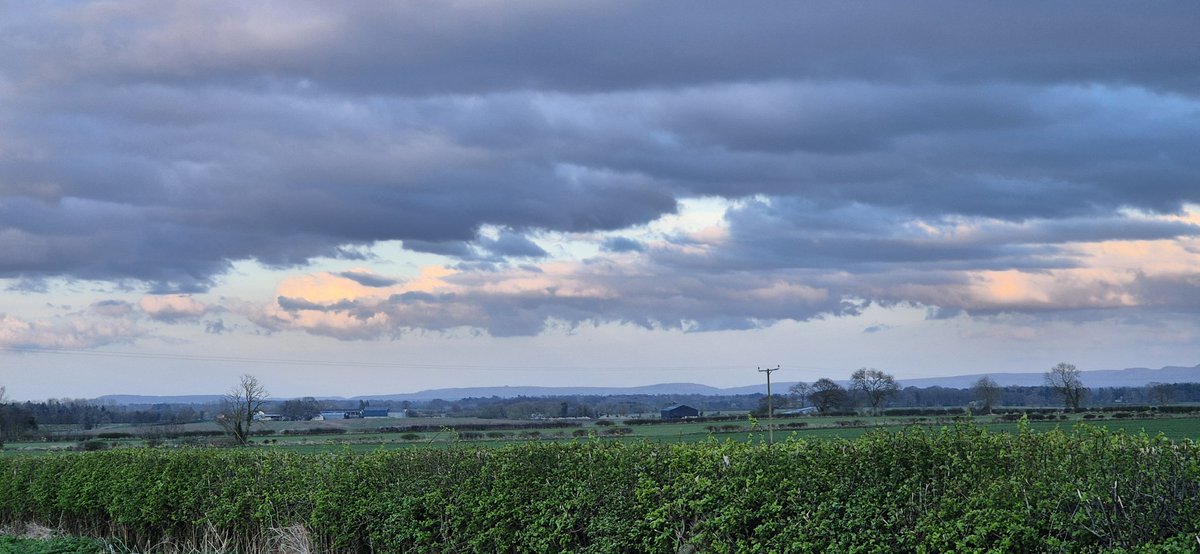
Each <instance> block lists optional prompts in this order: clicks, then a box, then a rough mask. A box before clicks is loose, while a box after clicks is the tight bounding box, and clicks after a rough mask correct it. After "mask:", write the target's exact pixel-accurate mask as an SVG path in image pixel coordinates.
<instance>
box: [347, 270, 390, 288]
mask: <svg viewBox="0 0 1200 554" xmlns="http://www.w3.org/2000/svg"><path fill="white" fill-rule="evenodd" d="M337 275H338V276H339V277H344V278H346V279H349V280H351V281H354V282H355V283H358V284H360V285H362V286H364V287H375V288H380V287H390V286H392V285H395V284H396V283H399V281H397V280H395V279H389V278H387V277H381V276H379V275H375V274H372V273H364V272H361V271H343V272H341V273H338V274H337Z"/></svg>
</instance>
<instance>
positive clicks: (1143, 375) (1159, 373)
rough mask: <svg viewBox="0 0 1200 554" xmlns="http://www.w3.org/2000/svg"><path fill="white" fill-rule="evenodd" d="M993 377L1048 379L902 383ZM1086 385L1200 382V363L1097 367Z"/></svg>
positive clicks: (1037, 378)
mask: <svg viewBox="0 0 1200 554" xmlns="http://www.w3.org/2000/svg"><path fill="white" fill-rule="evenodd" d="M985 375H986V376H987V377H991V378H992V380H994V381H996V382H997V383H999V384H1000V385H1001V386H1005V387H1008V386H1020V387H1036V386H1039V385H1042V384H1044V383H1045V372H1039V373H978V374H974V375H957V376H954V377H930V378H926V379H903V380H901V381H900V386H902V387H952V388H958V389H965V388H969V387H970V386H971V385H973V384H974V383H975V382H976V381H978V380H979V378H980V377H984V376H985ZM1080 378H1081V379H1083V384H1084V386H1087V387H1140V386H1142V385H1146V384H1148V383H1156V382H1157V383H1194V382H1200V365H1197V366H1195V367H1178V366H1168V367H1164V368H1159V369H1149V368H1144V367H1134V368H1129V369H1097V370H1092V371H1084V372H1083V373H1082V375H1081V376H1080Z"/></svg>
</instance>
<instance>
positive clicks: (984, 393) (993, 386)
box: [971, 376, 1003, 414]
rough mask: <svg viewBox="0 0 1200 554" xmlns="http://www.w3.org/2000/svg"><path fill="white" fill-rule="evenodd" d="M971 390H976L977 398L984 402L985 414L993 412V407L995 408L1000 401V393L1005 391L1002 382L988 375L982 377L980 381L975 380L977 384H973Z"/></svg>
mask: <svg viewBox="0 0 1200 554" xmlns="http://www.w3.org/2000/svg"><path fill="white" fill-rule="evenodd" d="M971 390H972V391H974V393H975V398H977V399H979V402H980V403H981V404H983V413H985V414H990V413H992V408H995V407H996V404H998V403H999V402H1000V393H1001V392H1003V391H1002V389H1001V388H1000V384H999V383H997V382H996V381H995V380H993V379H992V378H991V377H987V376H984V377H980V378H979V380H978V381H975V384H974V385H971Z"/></svg>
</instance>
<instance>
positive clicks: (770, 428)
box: [758, 364, 779, 445]
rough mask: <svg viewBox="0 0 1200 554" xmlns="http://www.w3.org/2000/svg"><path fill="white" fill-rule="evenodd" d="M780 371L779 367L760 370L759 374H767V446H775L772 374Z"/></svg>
mask: <svg viewBox="0 0 1200 554" xmlns="http://www.w3.org/2000/svg"><path fill="white" fill-rule="evenodd" d="M772 371H779V365H778V364H776V365H775V367H768V368H767V369H763V368H761V367H760V368H758V372H759V373H766V374H767V444H768V445H770V444H775V410H773V409H772V407H771V372H772Z"/></svg>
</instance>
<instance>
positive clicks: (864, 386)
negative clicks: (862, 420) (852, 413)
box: [850, 367, 900, 414]
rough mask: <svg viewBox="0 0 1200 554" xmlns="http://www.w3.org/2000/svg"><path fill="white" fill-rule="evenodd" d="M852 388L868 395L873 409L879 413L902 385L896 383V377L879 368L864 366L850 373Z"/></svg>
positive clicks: (868, 400)
mask: <svg viewBox="0 0 1200 554" xmlns="http://www.w3.org/2000/svg"><path fill="white" fill-rule="evenodd" d="M850 388H851V389H853V390H856V391H861V392H862V393H863V394H864V395H866V397H867V402H869V403H870V404H871V411H872V412H874V413H875V414H879V411H880V410H881V409H882V408H883V403H884V402H885V401H886V400H887V398H888V397H889V396H891V395H893V394H896V391H899V390H900V385H897V384H896V378H895V377H892V376H891V375H889V374H887V373H884V372H882V371H879V370H878V369H867V368H865V367H864V368H861V369H859V370H858V371H855V372H854V373H852V374H851V375H850Z"/></svg>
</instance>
